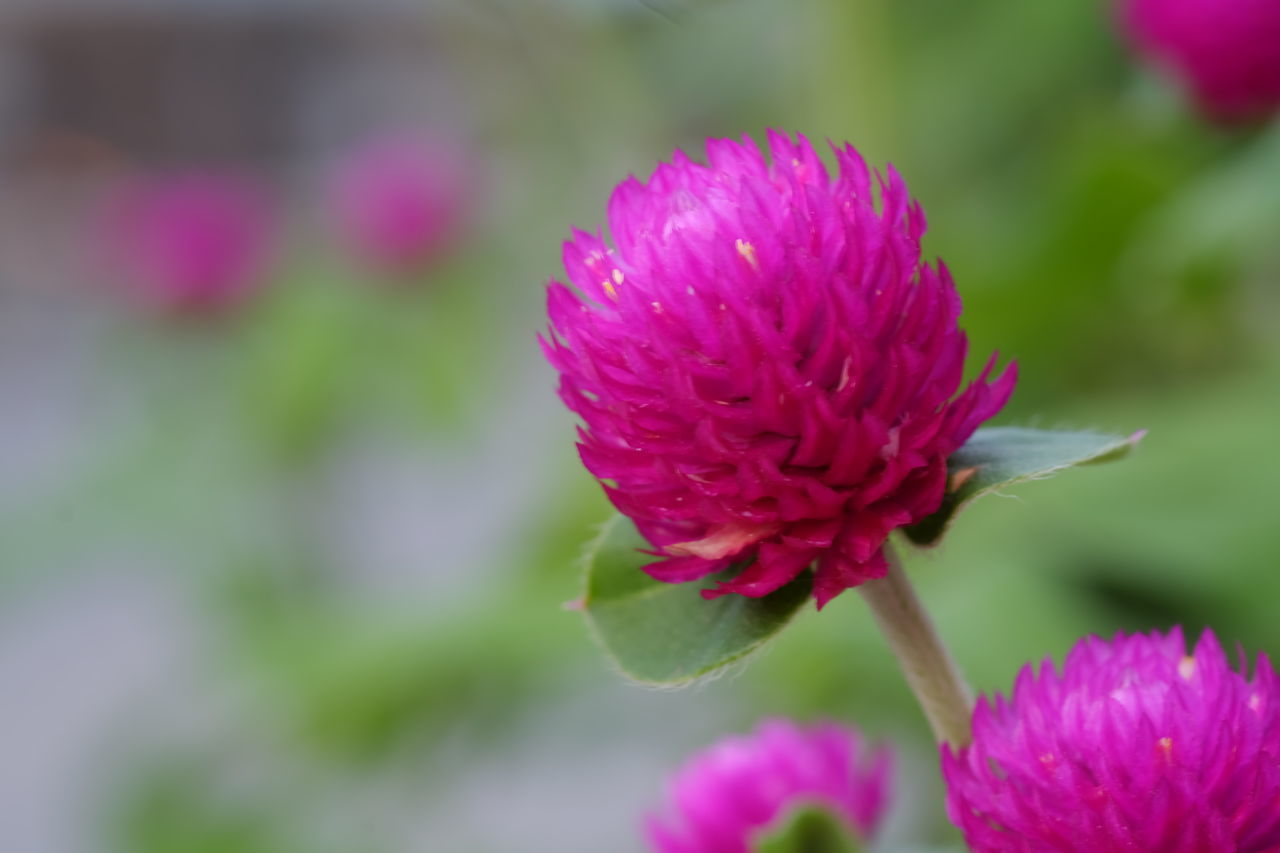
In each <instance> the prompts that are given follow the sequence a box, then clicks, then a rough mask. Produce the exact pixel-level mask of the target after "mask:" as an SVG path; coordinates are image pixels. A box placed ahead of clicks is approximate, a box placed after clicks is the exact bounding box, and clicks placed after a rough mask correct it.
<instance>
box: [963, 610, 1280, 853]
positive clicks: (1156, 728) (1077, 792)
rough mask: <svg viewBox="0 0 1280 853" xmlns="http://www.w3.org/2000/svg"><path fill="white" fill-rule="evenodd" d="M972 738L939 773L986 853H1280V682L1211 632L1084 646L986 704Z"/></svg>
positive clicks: (1120, 638)
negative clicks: (1248, 671)
mask: <svg viewBox="0 0 1280 853" xmlns="http://www.w3.org/2000/svg"><path fill="white" fill-rule="evenodd" d="M973 736H974V741H973V744H972V745H971V746H969V747H967V748H965V749H962V750H961V751H960V752H959V754H952V753H951V752H950V751H949V750H946V749H944V753H943V757H942V766H943V772H944V774H945V775H946V778H947V785H948V787H949V789H950V792H949V798H948V811H949V812H950V814H951V818H952V820H953V821H955V822H956V823H957V824H958V825H959V826H960V827H961V828H962V829H963V830H964V833H965V837H966V838H967V840H968V842H969V844H970V846H971V847H972V848H973V849H974V850H975V851H978V853H1032V851H1035V853H1040V851H1045V850H1055V851H1063V853H1075V851H1078V853H1121V851H1123V852H1124V853H1148V852H1149V853H1224V851H1233V853H1263V851H1277V850H1280V683H1277V679H1276V674H1275V672H1274V670H1273V669H1272V667H1271V664H1270V662H1269V661H1268V660H1267V658H1266V657H1265V656H1261V657H1260V658H1259V660H1258V664H1257V667H1256V670H1255V672H1254V675H1253V677H1252V678H1248V677H1246V675H1244V674H1242V673H1240V672H1237V671H1235V670H1234V669H1232V668H1231V666H1230V664H1229V662H1228V661H1227V658H1226V656H1225V655H1224V654H1223V652H1222V648H1221V647H1220V646H1219V645H1218V641H1217V640H1216V639H1215V638H1214V636H1213V634H1212V633H1211V632H1208V631H1206V632H1205V633H1204V636H1203V637H1201V639H1200V642H1199V643H1198V644H1197V645H1196V648H1195V651H1194V653H1193V654H1191V655H1188V654H1187V653H1186V646H1185V644H1184V643H1183V639H1182V632H1181V631H1180V630H1178V629H1175V630H1173V631H1172V632H1170V633H1169V634H1167V635H1162V634H1159V633H1153V634H1150V635H1134V636H1125V635H1123V634H1120V635H1117V636H1116V638H1115V639H1114V640H1113V641H1111V642H1107V641H1105V640H1101V639H1098V638H1097V637H1090V638H1088V639H1085V640H1083V641H1081V642H1080V643H1079V644H1078V645H1077V646H1076V647H1075V649H1074V650H1073V651H1072V652H1071V654H1070V655H1068V656H1067V660H1066V663H1065V664H1064V665H1063V667H1062V672H1061V673H1057V672H1055V671H1054V668H1053V664H1052V662H1050V661H1046V662H1045V663H1044V665H1043V666H1042V667H1041V669H1040V672H1039V674H1038V676H1037V674H1036V673H1035V672H1033V671H1032V669H1031V668H1030V667H1027V668H1026V669H1024V670H1023V671H1022V673H1021V674H1020V675H1019V676H1018V680H1017V683H1016V684H1015V686H1014V691H1013V698H1012V700H1005V699H1004V698H1002V697H997V698H996V700H995V703H994V704H993V703H991V702H989V701H987V700H986V699H983V700H981V701H980V702H979V703H978V707H977V710H976V711H975V712H974V715H973Z"/></svg>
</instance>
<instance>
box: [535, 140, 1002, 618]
mask: <svg viewBox="0 0 1280 853" xmlns="http://www.w3.org/2000/svg"><path fill="white" fill-rule="evenodd" d="M769 149H770V152H771V155H772V160H773V163H772V165H770V164H769V163H768V162H767V161H766V160H765V158H764V156H763V155H762V154H761V153H760V151H759V150H758V149H757V148H756V147H755V145H754V144H752V143H751V142H750V141H749V140H747V141H743V142H736V141H733V140H710V141H708V142H707V158H708V160H709V162H710V165H707V166H703V165H701V164H698V163H695V162H693V161H691V160H690V159H689V158H688V157H686V156H685V155H684V154H683V153H680V152H676V154H675V156H674V157H673V159H672V162H671V163H670V164H665V163H664V164H661V165H659V167H658V169H657V171H656V172H654V174H653V176H652V178H651V179H650V180H649V182H648V183H647V184H645V183H641V182H640V181H638V180H636V179H635V178H628V179H627V180H626V181H623V182H622V183H621V184H620V185H619V186H618V188H617V189H616V190H615V191H614V193H613V197H612V199H610V201H609V226H610V230H611V231H612V233H613V240H614V244H615V246H616V248H615V249H610V248H609V247H608V246H606V245H605V243H604V241H603V239H602V238H601V237H600V236H598V235H593V234H587V233H584V232H581V231H575V232H574V240H573V241H572V242H569V243H567V244H566V245H565V249H564V265H565V269H566V271H567V273H568V278H569V281H571V282H572V283H573V284H574V285H575V286H576V288H577V289H576V290H571V289H570V288H569V287H567V286H565V285H564V284H561V283H559V282H552V284H551V286H550V288H549V292H548V303H549V313H550V317H551V324H552V325H551V331H550V333H549V334H548V335H547V339H545V340H543V347H544V350H545V351H546V354H547V356H548V358H549V359H550V361H551V363H552V364H553V365H554V366H555V367H556V368H557V369H558V370H559V372H560V395H561V397H562V398H563V400H564V402H565V403H566V404H567V405H568V406H569V408H570V409H572V410H573V411H575V412H577V413H578V415H579V416H581V418H582V420H583V422H584V424H585V425H584V427H583V428H582V429H581V430H580V442H579V450H580V452H581V456H582V460H583V462H584V463H585V464H586V466H587V468H588V469H590V471H591V472H592V473H593V474H595V475H596V476H597V477H599V478H601V479H602V480H605V481H609V483H608V484H606V485H605V490H606V492H607V493H608V495H609V498H610V499H611V500H612V501H613V504H614V506H616V507H617V508H618V509H619V510H620V511H621V512H622V513H624V514H625V515H627V516H629V517H630V518H631V519H632V520H633V521H634V522H635V523H636V526H637V527H638V529H639V530H640V532H641V533H642V534H643V535H644V536H645V537H646V538H647V539H648V540H649V541H650V542H651V543H652V544H653V546H654V548H655V551H654V553H655V555H657V556H659V557H661V559H660V560H658V561H657V562H654V563H652V564H650V565H648V566H646V567H645V570H646V571H647V572H648V573H649V574H651V575H652V576H653V577H655V578H657V579H659V580H663V581H670V582H680V581H692V580H697V579H699V578H702V577H704V576H706V575H708V574H711V573H713V572H718V571H720V570H722V569H725V568H726V567H728V566H729V565H730V564H731V563H738V564H742V563H745V562H748V561H750V565H749V566H748V567H747V568H745V569H744V570H743V571H742V572H741V573H740V574H738V575H737V577H736V578H734V579H733V580H730V581H723V582H721V583H720V585H719V587H718V588H716V589H713V590H707V591H704V595H706V596H708V597H712V596H716V595H721V594H723V593H726V592H736V593H740V594H742V595H747V596H753V597H754V596H762V595H766V594H768V593H770V592H773V591H774V590H776V589H778V588H779V587H781V586H783V585H784V584H786V583H787V582H788V581H790V580H791V579H793V578H795V577H796V576H797V575H798V574H800V573H801V572H802V571H804V570H805V569H806V568H807V567H808V566H810V565H811V564H813V563H814V562H815V561H816V562H817V573H816V575H815V589H814V591H815V596H816V598H817V602H818V605H819V606H822V605H823V604H825V603H826V602H827V601H829V600H830V599H831V598H832V597H834V596H835V595H837V594H839V593H840V592H841V591H843V590H845V589H847V588H849V587H852V586H856V585H858V584H860V583H862V582H863V581H866V580H869V579H872V578H876V577H880V576H882V575H883V574H884V572H885V570H886V565H885V561H884V557H883V553H882V545H883V543H884V541H885V538H886V537H887V536H888V534H889V532H890V531H892V530H893V529H894V528H897V527H901V526H903V525H907V524H911V523H912V522H915V521H919V520H920V519H922V518H924V517H925V516H927V515H929V514H930V513H931V512H933V511H934V510H936V509H937V508H938V506H939V504H940V503H941V501H942V497H943V492H944V489H945V487H946V478H947V467H946V461H947V456H948V455H949V454H951V453H952V452H953V451H955V450H956V449H957V448H958V447H960V445H961V444H963V443H964V441H965V440H966V439H967V438H968V437H969V435H970V434H971V433H972V432H973V431H974V429H976V428H977V426H978V425H979V424H980V423H981V422H982V421H984V420H986V419H987V418H989V417H991V416H992V415H994V414H995V413H996V412H997V411H999V410H1000V408H1001V407H1002V406H1003V405H1004V403H1005V401H1006V400H1007V399H1008V397H1009V394H1010V393H1011V392H1012V390H1013V384H1014V371H1013V369H1012V368H1010V369H1008V370H1006V371H1005V372H1004V374H1003V375H1002V376H1001V377H1000V378H999V379H998V380H996V381H994V382H992V383H988V375H989V374H990V371H991V368H992V365H993V364H994V359H992V362H991V363H989V364H988V365H987V368H986V369H985V370H984V371H983V372H982V375H981V377H980V378H979V379H978V380H977V381H976V382H974V383H973V384H971V385H969V386H968V387H967V388H966V389H965V390H964V391H963V392H961V393H960V394H959V396H955V395H956V392H957V390H958V389H959V388H960V384H961V373H962V371H963V369H964V357H965V350H966V341H965V336H964V334H963V333H962V332H961V331H960V329H959V328H958V327H957V325H956V320H957V317H958V316H959V314H960V299H959V297H958V296H957V294H956V291H955V287H954V285H953V284H952V281H951V276H950V275H949V274H948V273H947V271H946V268H945V267H943V266H941V265H939V266H937V267H936V268H935V267H933V266H930V265H929V264H926V263H924V262H923V261H922V260H921V257H920V237H921V236H922V235H923V234H924V230H925V222H924V215H923V213H922V212H921V210H920V208H919V206H918V205H917V204H915V203H914V202H913V201H911V199H910V198H909V197H908V195H907V189H906V186H905V185H904V184H903V182H902V180H901V178H899V177H898V175H897V173H896V172H894V171H893V170H892V168H890V169H889V170H888V172H887V175H886V176H884V177H880V176H877V178H876V180H874V181H873V179H872V175H871V174H870V173H869V172H868V170H867V167H866V165H865V164H864V163H863V161H862V158H861V157H859V155H858V153H857V152H856V151H855V150H854V149H853V148H852V147H848V146H846V147H843V148H836V149H835V156H836V160H837V161H838V163H839V169H838V174H837V175H836V176H835V177H834V178H833V177H831V176H829V175H828V173H827V170H826V168H825V167H824V166H823V164H822V163H821V161H819V159H818V156H817V154H816V153H815V152H814V150H813V148H812V146H810V144H809V142H808V141H807V140H805V139H804V138H803V137H797V138H796V139H792V138H790V137H788V136H786V135H784V134H781V133H777V132H771V133H770V134H769ZM877 188H878V190H879V193H878V194H879V197H880V201H879V204H878V205H877V203H876V201H875V195H876V190H877ZM953 397H954V399H953Z"/></svg>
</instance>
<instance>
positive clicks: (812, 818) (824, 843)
mask: <svg viewBox="0 0 1280 853" xmlns="http://www.w3.org/2000/svg"><path fill="white" fill-rule="evenodd" d="M751 850H752V853H864V851H865V850H866V847H865V846H863V845H862V844H861V843H860V842H859V841H858V840H857V839H856V838H855V837H854V836H853V833H851V832H850V831H849V830H848V829H847V828H846V827H845V826H844V824H843V823H841V822H840V821H839V820H838V819H837V818H836V817H835V815H833V814H831V812H830V811H828V810H827V809H824V808H820V807H817V806H809V807H805V808H801V809H797V810H795V811H794V812H792V813H791V814H790V815H789V816H788V817H787V819H786V821H785V823H783V824H782V825H781V826H780V827H779V828H778V829H776V830H774V831H772V832H768V833H767V834H765V835H763V836H762V837H761V838H759V839H758V840H757V841H755V843H754V844H752V846H751Z"/></svg>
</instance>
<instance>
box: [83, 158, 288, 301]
mask: <svg viewBox="0 0 1280 853" xmlns="http://www.w3.org/2000/svg"><path fill="white" fill-rule="evenodd" d="M106 210H107V221H106V223H105V226H104V236H105V238H106V240H107V241H108V246H107V251H108V253H109V256H110V257H111V258H112V259H113V260H114V262H115V265H116V266H117V267H118V270H119V273H120V274H121V275H122V276H124V277H125V278H126V279H127V283H128V284H129V285H130V286H132V287H133V288H134V289H135V290H136V291H137V292H138V293H139V294H140V295H141V296H142V297H143V298H144V299H146V300H147V301H149V302H151V303H153V304H155V305H156V306H158V307H160V308H161V309H164V310H169V311H175V312H179V313H195V314H200V313H206V312H218V311H221V310H225V309H227V308H230V307H231V306H233V305H235V304H238V303H239V302H240V301H242V300H243V299H244V298H245V297H246V296H247V295H248V294H249V293H250V292H252V291H253V290H254V289H255V288H256V287H258V286H259V285H260V284H261V283H262V281H263V277H264V275H265V273H266V266H267V262H268V260H269V254H270V249H271V243H272V241H273V238H274V231H275V227H274V226H275V223H274V221H273V216H272V213H271V210H270V204H269V201H268V199H267V195H266V193H265V192H264V191H263V190H262V189H261V188H260V187H258V186H257V185H255V184H253V183H251V182H249V181H248V180H246V179H244V178H241V177H233V176H229V175H223V174H214V173H206V172H200V173H189V174H182V175H176V176H172V177H152V178H143V179H137V180H135V181H133V182H131V183H129V184H127V185H126V186H124V187H122V188H120V189H118V190H117V191H116V192H115V193H114V195H113V196H112V198H111V200H110V203H109V204H108V205H107V208H106Z"/></svg>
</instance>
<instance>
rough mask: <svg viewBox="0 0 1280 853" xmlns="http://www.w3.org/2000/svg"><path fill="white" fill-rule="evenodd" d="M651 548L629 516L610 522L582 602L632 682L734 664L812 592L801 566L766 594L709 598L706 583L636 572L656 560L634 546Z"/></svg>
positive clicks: (596, 548) (687, 677)
mask: <svg viewBox="0 0 1280 853" xmlns="http://www.w3.org/2000/svg"><path fill="white" fill-rule="evenodd" d="M649 547H650V546H649V544H648V543H647V542H646V541H645V540H644V539H643V538H642V537H641V536H640V534H639V533H637V532H636V529H635V526H634V525H633V524H632V523H631V522H630V521H629V520H628V519H626V518H623V517H622V516H615V517H614V518H612V519H611V520H609V521H608V522H607V523H606V524H605V526H604V528H603V529H602V530H601V532H600V536H599V537H598V538H597V539H596V541H595V542H593V543H592V544H591V545H590V547H589V549H588V552H587V555H586V568H587V577H586V592H585V593H584V595H583V598H582V601H581V603H580V606H581V608H582V610H583V611H584V613H585V614H586V617H587V623H588V624H589V625H590V627H591V630H592V633H594V634H595V636H596V638H597V640H598V641H599V642H600V645H601V647H602V648H603V649H604V651H605V653H606V654H607V655H608V656H609V657H610V658H611V659H612V660H613V663H614V664H615V665H616V666H617V668H618V669H619V670H620V671H621V672H622V674H623V675H625V676H627V677H628V678H631V679H634V680H635V681H640V682H644V683H647V684H655V685H665V686H674V685H679V684H684V683H687V682H689V681H692V680H694V679H696V678H699V677H700V676H703V675H706V674H708V673H710V672H713V671H715V670H717V669H720V668H721V667H724V666H726V665H728V664H730V663H733V662H734V661H737V660H739V659H741V658H742V657H744V656H746V655H748V654H750V653H751V652H753V651H755V650H756V649H757V648H759V647H760V646H761V645H762V644H763V643H764V642H765V641H766V640H768V639H769V638H770V637H772V636H773V635H774V634H776V633H777V632H778V631H779V630H781V629H782V627H783V626H785V625H786V624H787V623H788V622H789V621H790V620H791V618H792V617H793V616H794V615H795V614H796V611H798V610H799V609H800V606H801V605H802V604H804V603H805V601H806V600H808V598H809V591H810V587H811V584H812V577H811V576H810V574H809V573H808V572H805V573H804V574H802V575H801V576H800V577H798V578H797V579H796V580H794V581H792V582H791V583H789V584H787V585H786V586H784V587H783V588H782V589H780V590H778V591H777V592H775V593H773V594H771V595H767V596H765V597H764V598H746V597H744V596H741V595H726V596H723V597H721V598H717V599H714V600H712V601H706V600H704V599H703V598H702V596H701V595H700V591H701V590H702V589H704V588H706V587H707V586H708V585H709V584H707V583H681V584H668V583H662V582H660V581H656V580H654V579H653V578H651V577H649V576H648V575H647V574H645V573H644V572H643V571H641V568H640V567H641V566H643V565H645V564H646V563H651V562H653V560H654V558H653V557H652V556H650V555H648V554H645V553H642V552H641V551H640V550H638V549H641V548H646V549H647V548H649ZM742 568H743V566H741V565H738V566H733V567H731V568H729V569H727V570H726V571H725V572H724V573H723V574H722V575H712V576H710V577H709V578H708V579H707V580H708V581H713V580H715V579H717V578H720V577H726V576H727V577H732V576H733V575H734V574H736V573H737V572H739V571H741V570H742Z"/></svg>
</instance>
